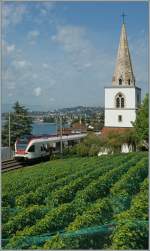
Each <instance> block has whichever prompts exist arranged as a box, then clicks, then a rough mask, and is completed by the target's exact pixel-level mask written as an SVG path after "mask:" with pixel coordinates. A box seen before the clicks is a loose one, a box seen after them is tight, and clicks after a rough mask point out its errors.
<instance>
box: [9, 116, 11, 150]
mask: <svg viewBox="0 0 150 251" xmlns="http://www.w3.org/2000/svg"><path fill="white" fill-rule="evenodd" d="M8 130H9V131H8V137H9V138H8V142H9V143H8V145H9V148H10V145H11V142H10V141H11V135H10V112H9V118H8Z"/></svg>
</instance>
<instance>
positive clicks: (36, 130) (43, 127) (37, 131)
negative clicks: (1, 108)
mask: <svg viewBox="0 0 150 251" xmlns="http://www.w3.org/2000/svg"><path fill="white" fill-rule="evenodd" d="M4 123H5V121H3V120H2V127H3V126H4ZM63 127H68V125H63ZM57 129H59V125H58V124H56V123H43V122H36V123H33V124H32V134H33V135H37V136H39V135H43V134H56V133H57Z"/></svg>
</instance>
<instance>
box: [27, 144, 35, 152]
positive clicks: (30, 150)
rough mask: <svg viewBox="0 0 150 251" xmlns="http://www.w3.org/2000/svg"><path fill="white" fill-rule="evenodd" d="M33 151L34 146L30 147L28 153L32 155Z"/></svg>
mask: <svg viewBox="0 0 150 251" xmlns="http://www.w3.org/2000/svg"><path fill="white" fill-rule="evenodd" d="M34 151H35V145H32V146H30V148H29V150H28V152H30V153H33V152H34Z"/></svg>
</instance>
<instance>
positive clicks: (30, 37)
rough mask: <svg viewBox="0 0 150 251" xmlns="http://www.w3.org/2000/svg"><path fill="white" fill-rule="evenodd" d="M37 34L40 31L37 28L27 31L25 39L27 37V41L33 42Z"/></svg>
mask: <svg viewBox="0 0 150 251" xmlns="http://www.w3.org/2000/svg"><path fill="white" fill-rule="evenodd" d="M39 35H40V32H39V31H38V30H32V31H29V32H28V34H27V39H28V41H29V43H30V44H35V43H36V40H37V38H38V37H39Z"/></svg>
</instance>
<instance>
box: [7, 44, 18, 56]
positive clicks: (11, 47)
mask: <svg viewBox="0 0 150 251" xmlns="http://www.w3.org/2000/svg"><path fill="white" fill-rule="evenodd" d="M15 47H16V46H15V45H14V44H10V45H6V53H7V54H10V53H12V52H14V50H15Z"/></svg>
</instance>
